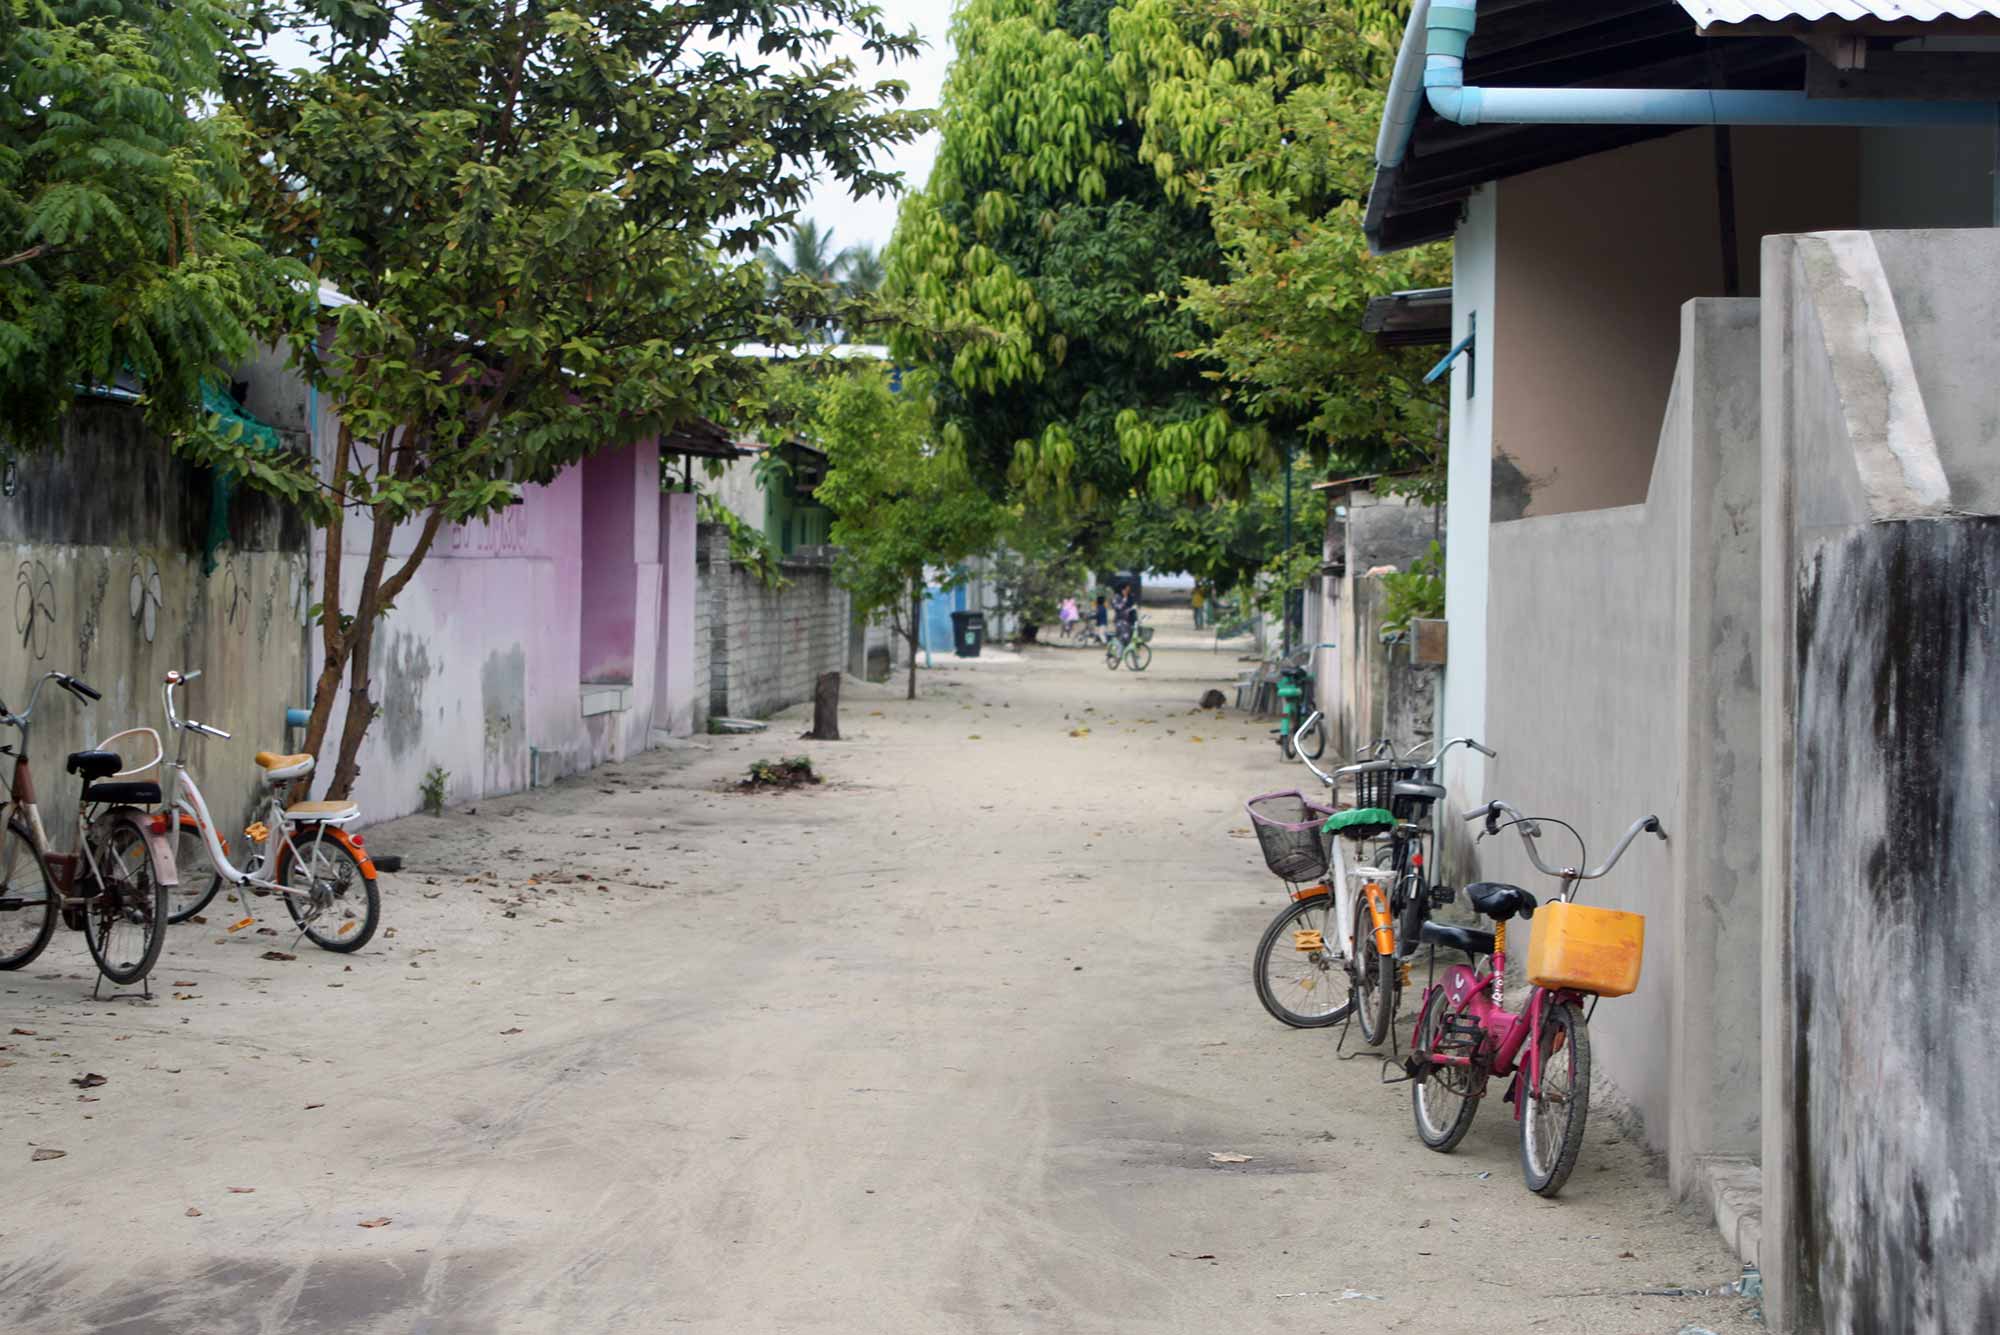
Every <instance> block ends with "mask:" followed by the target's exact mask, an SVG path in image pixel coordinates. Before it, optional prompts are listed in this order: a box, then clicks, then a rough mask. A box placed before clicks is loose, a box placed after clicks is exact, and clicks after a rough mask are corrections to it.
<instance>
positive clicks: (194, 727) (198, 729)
mask: <svg viewBox="0 0 2000 1335" xmlns="http://www.w3.org/2000/svg"><path fill="white" fill-rule="evenodd" d="M200 679H201V669H200V668H196V669H195V670H194V671H192V672H169V673H167V675H166V676H165V677H164V678H162V680H163V681H164V683H165V684H164V685H163V686H162V687H161V688H160V694H161V695H163V696H165V697H166V701H167V726H168V727H170V728H172V729H174V730H175V731H177V732H182V731H185V732H194V733H200V734H201V735H202V736H203V737H217V738H220V739H221V740H223V741H225V742H226V741H228V740H229V739H230V736H231V734H229V733H226V732H224V731H223V730H222V729H220V728H211V727H209V726H208V724H206V723H198V722H196V721H195V720H194V719H191V718H189V719H184V718H182V717H181V716H180V713H179V711H177V710H176V709H175V708H174V689H175V688H176V687H179V686H185V685H187V684H188V683H189V682H191V681H199V680H200Z"/></svg>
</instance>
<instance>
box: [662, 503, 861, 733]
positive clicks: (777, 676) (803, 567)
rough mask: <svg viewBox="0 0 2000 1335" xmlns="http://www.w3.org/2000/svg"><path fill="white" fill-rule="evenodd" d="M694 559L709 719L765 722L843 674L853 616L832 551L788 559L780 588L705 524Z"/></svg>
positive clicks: (716, 528) (783, 564) (716, 529)
mask: <svg viewBox="0 0 2000 1335" xmlns="http://www.w3.org/2000/svg"><path fill="white" fill-rule="evenodd" d="M696 558H697V565H696V569H697V579H698V580H699V582H700V590H701V597H702V599H703V600H704V601H705V602H706V603H707V613H708V624H707V630H706V633H705V638H706V641H707V645H706V648H707V658H708V683H707V684H708V696H707V700H708V715H709V717H711V718H714V717H730V718H762V717H764V716H765V715H767V714H771V713H774V712H776V711H777V710H780V709H783V708H785V707H786V706H788V705H792V704H796V703H798V702H799V701H801V700H805V699H809V698H810V697H811V695H812V690H813V683H814V681H815V679H816V678H817V677H818V676H819V674H820V673H822V672H840V671H845V670H846V668H847V661H848V651H849V639H850V633H849V632H850V620H851V613H850V611H849V601H848V597H847V593H846V591H845V590H843V589H841V588H840V587H839V586H838V585H837V584H835V583H834V581H833V557H832V555H831V553H830V552H826V551H823V550H822V551H820V552H817V553H805V552H800V553H795V554H794V555H792V556H790V557H787V558H785V560H784V561H783V562H781V563H780V568H781V570H782V572H783V574H784V577H785V580H786V583H785V587H783V588H781V589H770V588H766V587H765V586H764V585H763V584H761V583H760V582H758V580H757V577H756V576H755V575H753V574H752V573H751V572H750V571H749V570H748V569H747V568H745V567H743V566H740V565H737V564H736V563H734V562H732V561H731V560H730V559H729V538H728V535H727V534H726V533H724V532H723V531H722V529H721V528H720V526H707V525H705V526H703V528H702V530H701V535H700V538H699V540H698V542H697V549H696ZM702 638H703V636H702V635H701V634H699V633H698V634H697V652H699V651H700V641H701V639H702Z"/></svg>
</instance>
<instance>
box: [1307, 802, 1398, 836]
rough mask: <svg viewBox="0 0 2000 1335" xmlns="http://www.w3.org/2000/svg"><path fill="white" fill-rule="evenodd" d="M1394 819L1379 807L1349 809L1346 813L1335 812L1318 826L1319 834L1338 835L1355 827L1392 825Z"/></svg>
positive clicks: (1394, 821)
mask: <svg viewBox="0 0 2000 1335" xmlns="http://www.w3.org/2000/svg"><path fill="white" fill-rule="evenodd" d="M1395 823H1396V818H1395V817H1394V816H1392V815H1390V814H1389V813H1388V812H1387V811H1385V810H1384V809H1382V808H1381V807H1350V808H1349V809H1348V810H1346V811H1336V812H1334V813H1333V814H1332V815H1331V816H1328V817H1327V818H1326V824H1324V825H1322V826H1320V827H1319V828H1320V833H1321V834H1339V833H1340V832H1341V831H1342V830H1351V829H1353V828H1354V827H1355V826H1357V825H1394V824H1395Z"/></svg>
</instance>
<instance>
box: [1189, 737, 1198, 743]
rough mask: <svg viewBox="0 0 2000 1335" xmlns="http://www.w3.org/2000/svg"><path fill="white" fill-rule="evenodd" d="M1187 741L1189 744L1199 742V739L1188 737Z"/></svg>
mask: <svg viewBox="0 0 2000 1335" xmlns="http://www.w3.org/2000/svg"><path fill="white" fill-rule="evenodd" d="M1188 740H1189V741H1191V742H1198V741H1200V740H1201V738H1199V737H1190V738H1188Z"/></svg>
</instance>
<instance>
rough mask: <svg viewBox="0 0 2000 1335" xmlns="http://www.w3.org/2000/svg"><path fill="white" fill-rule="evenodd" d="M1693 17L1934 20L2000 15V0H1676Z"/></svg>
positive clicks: (1750, 20) (1769, 20)
mask: <svg viewBox="0 0 2000 1335" xmlns="http://www.w3.org/2000/svg"><path fill="white" fill-rule="evenodd" d="M1677 3H1678V4H1679V5H1680V7H1681V8H1682V9H1685V10H1686V11H1687V12H1688V13H1690V14H1692V15H1694V21H1695V22H1696V23H1699V24H1700V25H1701V26H1702V27H1704V28H1706V27H1707V26H1708V25H1709V24H1711V23H1759V22H1764V23H1775V22H1778V21H1780V20H1783V19H1805V20H1807V21H1809V22H1818V21H1820V20H1823V19H1834V20H1839V19H1846V20H1848V21H1850V22H1853V21H1858V20H1861V19H1879V20H1883V21H1885V22H1893V23H1934V22H1936V21H1937V20H1939V19H1990V18H2000V0H1677Z"/></svg>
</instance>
